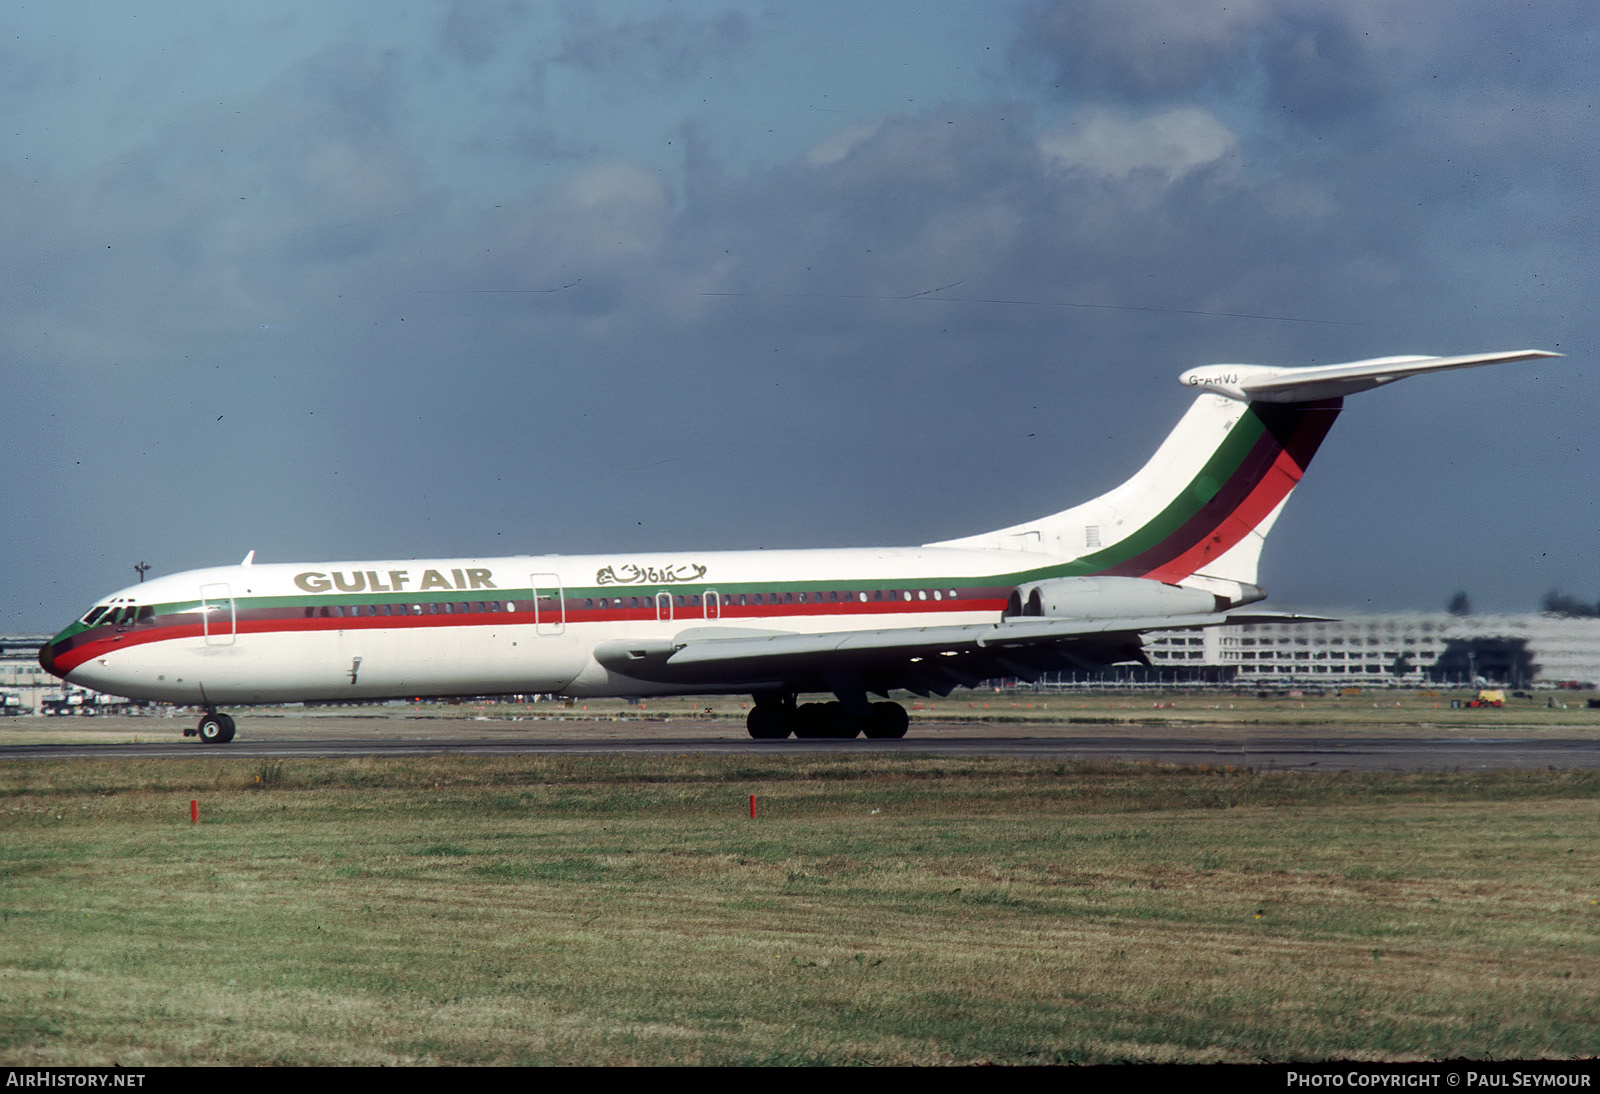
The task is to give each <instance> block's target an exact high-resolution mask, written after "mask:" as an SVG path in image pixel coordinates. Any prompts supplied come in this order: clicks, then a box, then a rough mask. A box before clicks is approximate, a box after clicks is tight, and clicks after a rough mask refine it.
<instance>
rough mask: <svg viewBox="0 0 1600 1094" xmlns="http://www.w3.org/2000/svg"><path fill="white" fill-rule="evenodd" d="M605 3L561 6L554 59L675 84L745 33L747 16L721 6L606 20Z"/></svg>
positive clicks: (619, 75)
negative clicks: (703, 13) (701, 14)
mask: <svg viewBox="0 0 1600 1094" xmlns="http://www.w3.org/2000/svg"><path fill="white" fill-rule="evenodd" d="M608 12H609V9H608V8H607V7H606V6H605V5H598V6H594V5H589V4H568V5H566V6H565V7H563V8H562V24H563V25H562V35H561V40H562V50H561V53H560V54H559V55H558V56H557V57H556V60H557V61H560V62H564V63H566V64H572V65H576V66H578V67H579V68H582V69H585V70H586V71H589V72H591V73H596V74H600V73H603V74H606V75H608V76H609V77H611V78H613V79H617V78H620V79H623V80H626V81H628V82H632V81H634V80H638V79H648V80H655V81H661V82H666V83H675V82H678V81H681V80H684V79H686V78H688V77H690V76H693V75H695V74H696V73H698V72H700V71H701V70H702V69H703V67H704V66H705V64H706V63H707V60H708V59H709V58H712V57H721V56H725V55H727V54H728V53H730V52H732V51H734V50H736V49H738V48H739V47H740V46H741V45H743V44H744V43H745V42H746V41H748V40H749V37H750V25H749V24H750V21H749V17H748V16H746V15H745V14H743V13H742V12H737V11H727V12H723V13H722V14H720V15H715V16H711V17H706V18H698V17H692V16H684V15H678V14H672V15H659V16H651V17H646V18H638V19H629V18H623V19H619V20H615V21H612V20H609V19H607V18H606V16H607V14H608Z"/></svg>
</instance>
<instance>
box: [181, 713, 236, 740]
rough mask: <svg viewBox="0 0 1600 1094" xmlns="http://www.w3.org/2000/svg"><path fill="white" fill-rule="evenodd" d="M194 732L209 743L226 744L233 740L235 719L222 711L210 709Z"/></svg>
mask: <svg viewBox="0 0 1600 1094" xmlns="http://www.w3.org/2000/svg"><path fill="white" fill-rule="evenodd" d="M194 733H195V735H196V736H197V737H199V738H200V740H201V741H203V742H205V743H206V744H208V745H225V744H227V743H228V742H229V741H231V740H233V719H232V718H230V717H228V716H227V715H226V714H223V713H222V712H221V711H217V710H208V711H206V714H205V717H203V718H201V719H200V725H199V727H198V728H197V729H195V730H194ZM186 735H187V734H186Z"/></svg>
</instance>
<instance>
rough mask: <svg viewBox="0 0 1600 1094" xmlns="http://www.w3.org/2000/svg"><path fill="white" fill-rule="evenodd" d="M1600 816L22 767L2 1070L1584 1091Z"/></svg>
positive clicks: (1410, 779) (1485, 795) (384, 767)
mask: <svg viewBox="0 0 1600 1094" xmlns="http://www.w3.org/2000/svg"><path fill="white" fill-rule="evenodd" d="M1597 791H1600V773H1596V772H1581V771H1579V772H1534V773H1505V774H1496V775H1427V776H1424V775H1412V776H1400V775H1393V776H1364V775H1337V776H1329V775H1321V776H1295V775H1254V774H1250V773H1248V772H1231V773H1230V772H1215V771H1207V772H1201V771H1199V770H1177V769H1166V768H1154V767H1127V766H1102V767H1091V766H1087V765H1081V764H1080V765H1074V764H1047V763H1032V762H1022V761H1006V760H993V761H949V760H935V759H929V758H917V757H888V758H881V757H880V758H865V759H850V760H848V761H846V760H842V759H836V758H828V757H805V758H800V757H793V758H788V757H761V758H718V757H705V756H684V757H669V758H664V759H648V758H634V757H611V758H571V759H565V758H551V759H543V758H516V759H474V758H456V759H443V760H437V759H435V760H421V759H417V760H384V761H373V760H325V761H324V760H304V761H293V762H288V763H283V762H278V761H248V760H232V761H230V760H227V759H225V758H219V759H205V760H195V759H186V760H180V761H139V762H128V763H123V764H110V763H101V762H92V761H84V762H59V763H48V764H46V763H34V764H21V763H17V764H9V765H5V766H3V767H0V847H3V851H0V914H3V924H0V937H3V945H0V1062H4V1063H7V1064H37V1063H70V1064H109V1063H112V1062H116V1063H119V1064H122V1065H124V1066H128V1065H141V1064H189V1063H201V1062H213V1061H214V1062H221V1063H235V1064H261V1063H367V1064H410V1063H439V1064H471V1063H565V1064H600V1063H606V1064H617V1063H716V1064H734V1063H833V1064H845V1063H872V1064H891V1063H917V1064H945V1063H973V1062H989V1061H993V1062H999V1063H1038V1062H1054V1061H1091V1062H1092V1061H1111V1060H1149V1061H1165V1060H1178V1061H1214V1060H1259V1059H1270V1060H1302V1059H1318V1058H1331V1057H1340V1058H1362V1059H1396V1058H1400V1059H1410V1058H1446V1057H1457V1056H1468V1057H1475V1058H1486V1057H1500V1058H1505V1057H1557V1056H1571V1055H1590V1054H1594V1053H1595V1052H1597V1051H1600V1003H1597V999H1600V904H1597V900H1600V848H1597V846H1596V841H1595V834H1596V832H1597V824H1596V822H1597V820H1600V794H1597ZM751 794H754V795H756V797H757V810H758V815H757V817H756V818H755V819H754V820H752V819H751V818H750V817H749V815H748V813H749V796H750V795H751ZM191 799H198V800H199V803H200V809H201V820H200V823H199V824H198V825H192V824H190V822H189V802H190V800H191Z"/></svg>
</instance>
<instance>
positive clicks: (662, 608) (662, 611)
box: [656, 589, 672, 619]
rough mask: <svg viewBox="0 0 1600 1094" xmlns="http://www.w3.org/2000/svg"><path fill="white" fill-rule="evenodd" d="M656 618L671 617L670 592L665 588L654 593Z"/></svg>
mask: <svg viewBox="0 0 1600 1094" xmlns="http://www.w3.org/2000/svg"><path fill="white" fill-rule="evenodd" d="M656 618H657V619H671V618H672V594H671V593H669V592H667V591H666V590H665V589H663V590H662V591H661V592H658V593H656Z"/></svg>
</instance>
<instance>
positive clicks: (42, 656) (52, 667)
mask: <svg viewBox="0 0 1600 1094" xmlns="http://www.w3.org/2000/svg"><path fill="white" fill-rule="evenodd" d="M39 665H40V667H41V668H43V669H44V671H45V672H48V673H49V674H50V675H51V676H60V675H61V674H60V673H59V672H57V671H56V651H55V646H54V645H52V644H51V643H49V642H46V643H45V644H44V645H42V646H40V647H39Z"/></svg>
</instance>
